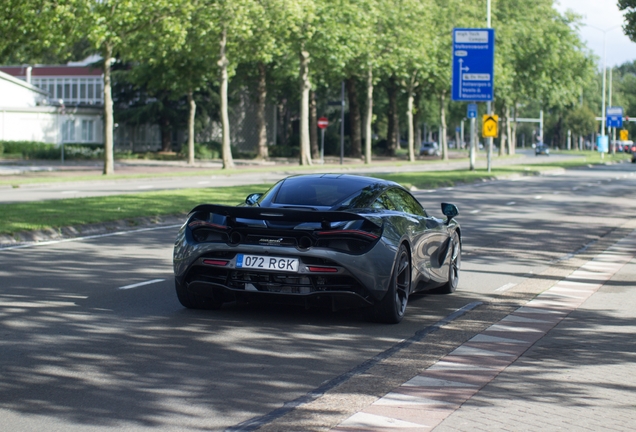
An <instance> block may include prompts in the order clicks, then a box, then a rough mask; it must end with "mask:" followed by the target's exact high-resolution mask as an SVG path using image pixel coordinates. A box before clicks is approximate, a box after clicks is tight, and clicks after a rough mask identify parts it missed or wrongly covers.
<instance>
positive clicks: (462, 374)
mask: <svg viewBox="0 0 636 432" xmlns="http://www.w3.org/2000/svg"><path fill="white" fill-rule="evenodd" d="M635 254H636V231H633V232H632V233H631V234H630V235H629V236H628V237H626V238H625V239H623V240H621V241H619V242H617V243H616V244H615V245H614V246H612V247H610V248H609V249H608V250H607V251H605V252H604V253H602V254H600V255H598V256H597V257H596V258H595V259H593V260H591V261H589V262H588V263H587V264H585V265H583V266H582V267H581V268H579V269H578V270H576V271H575V272H574V273H572V274H571V275H570V276H569V277H567V278H565V279H563V280H562V281H560V282H558V283H557V284H555V285H554V286H553V287H552V288H550V289H548V290H547V291H545V292H543V293H542V294H540V295H539V296H537V297H536V298H535V299H533V300H532V301H530V302H528V303H527V304H526V305H525V306H523V307H521V308H519V309H517V310H516V311H515V312H513V313H512V314H510V315H508V316H507V317H505V318H504V319H502V320H501V321H499V322H498V323H495V324H494V325H492V326H491V327H489V328H488V329H486V330H485V331H484V332H483V333H481V334H479V335H477V336H475V337H474V338H472V339H470V340H469V341H468V342H466V343H465V344H463V345H462V346H460V347H459V348H457V349H456V350H455V351H453V352H451V353H450V354H448V355H447V356H446V357H444V358H442V359H441V360H440V361H438V362H437V363H435V364H434V365H433V366H431V367H429V368H428V369H427V370H426V371H425V372H424V373H422V374H420V375H418V376H416V377H414V378H412V379H411V380H409V381H407V382H406V383H404V384H403V385H401V386H400V387H398V388H396V389H395V390H394V391H393V392H391V393H389V394H387V395H385V396H384V397H382V398H380V399H379V400H377V401H376V402H375V403H373V404H372V405H370V406H368V407H367V408H366V409H364V410H363V411H361V412H359V413H356V414H354V415H353V416H351V417H350V418H348V419H347V420H345V421H343V422H342V423H340V425H338V426H337V427H336V428H334V429H333V430H334V431H340V432H345V431H347V432H351V431H368V432H371V431H394V430H395V431H397V430H399V431H404V432H407V431H413V432H415V431H419V432H421V431H430V430H435V431H518V430H524V431H557V430H567V431H571V430H617V431H631V430H634V421H635V420H636V409H635V408H636V374H635V373H634V372H635V369H634V361H636V345H635V344H634V336H633V335H634V334H635V333H636V321H635V320H634V313H633V311H634V310H636V259H635Z"/></svg>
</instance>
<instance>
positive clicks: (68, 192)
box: [60, 190, 80, 194]
mask: <svg viewBox="0 0 636 432" xmlns="http://www.w3.org/2000/svg"><path fill="white" fill-rule="evenodd" d="M60 193H61V194H76V193H80V191H77V190H73V191H62V192H60Z"/></svg>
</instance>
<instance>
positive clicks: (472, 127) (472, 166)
mask: <svg viewBox="0 0 636 432" xmlns="http://www.w3.org/2000/svg"><path fill="white" fill-rule="evenodd" d="M468 151H469V152H470V170H471V171H475V117H471V118H470V148H469V150H468Z"/></svg>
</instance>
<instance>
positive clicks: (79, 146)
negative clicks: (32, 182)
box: [0, 141, 104, 160]
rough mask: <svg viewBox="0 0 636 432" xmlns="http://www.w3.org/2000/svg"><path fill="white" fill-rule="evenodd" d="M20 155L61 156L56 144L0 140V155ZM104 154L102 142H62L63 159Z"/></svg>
mask: <svg viewBox="0 0 636 432" xmlns="http://www.w3.org/2000/svg"><path fill="white" fill-rule="evenodd" d="M1 154H5V155H20V156H21V157H22V158H23V159H49V160H57V159H60V158H61V157H62V153H61V149H60V147H59V146H58V145H56V144H49V143H44V142H39V141H0V155H1ZM103 155H104V148H103V145H102V144H87V143H67V144H64V159H69V160H72V159H75V160H78V159H101V158H103Z"/></svg>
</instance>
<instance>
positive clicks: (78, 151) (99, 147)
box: [58, 143, 104, 160]
mask: <svg viewBox="0 0 636 432" xmlns="http://www.w3.org/2000/svg"><path fill="white" fill-rule="evenodd" d="M58 157H60V155H59V150H58ZM103 158H104V146H103V144H86V143H69V144H64V159H65V160H91V159H103Z"/></svg>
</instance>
